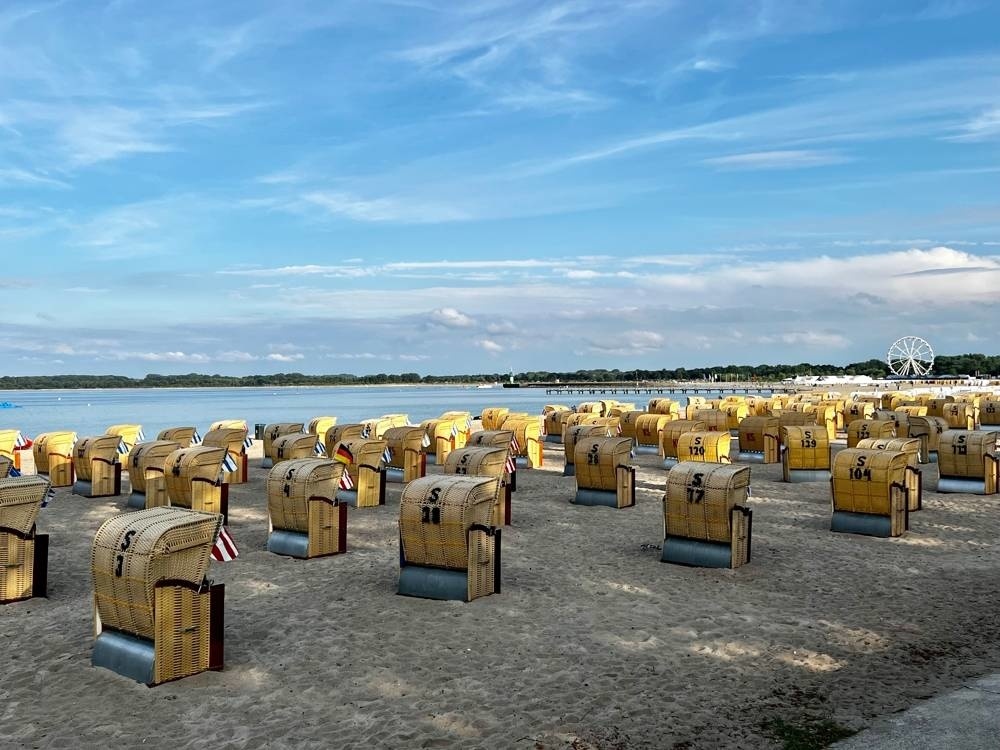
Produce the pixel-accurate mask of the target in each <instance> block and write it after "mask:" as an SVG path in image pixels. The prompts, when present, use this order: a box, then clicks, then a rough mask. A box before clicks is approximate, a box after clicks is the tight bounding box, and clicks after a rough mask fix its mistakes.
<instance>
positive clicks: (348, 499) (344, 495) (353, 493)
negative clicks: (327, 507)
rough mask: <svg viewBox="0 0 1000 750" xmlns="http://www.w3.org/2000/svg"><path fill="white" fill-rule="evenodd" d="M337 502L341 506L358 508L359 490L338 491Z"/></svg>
mask: <svg viewBox="0 0 1000 750" xmlns="http://www.w3.org/2000/svg"><path fill="white" fill-rule="evenodd" d="M337 502H339V503H340V504H341V505H350V506H351V507H353V508H357V507H358V491H357V490H337Z"/></svg>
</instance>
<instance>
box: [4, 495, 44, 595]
mask: <svg viewBox="0 0 1000 750" xmlns="http://www.w3.org/2000/svg"><path fill="white" fill-rule="evenodd" d="M50 486H51V484H50V483H49V480H48V479H46V478H45V477H40V476H28V477H8V478H5V479H0V604H7V603H8V602H16V601H20V600H22V599H30V598H31V597H33V596H45V595H46V586H47V582H48V566H49V535H48V534H39V533H38V532H37V530H36V528H35V521H36V519H37V518H38V511H39V509H40V508H41V507H42V503H43V502H44V501H45V497H46V495H48V492H49V487H50Z"/></svg>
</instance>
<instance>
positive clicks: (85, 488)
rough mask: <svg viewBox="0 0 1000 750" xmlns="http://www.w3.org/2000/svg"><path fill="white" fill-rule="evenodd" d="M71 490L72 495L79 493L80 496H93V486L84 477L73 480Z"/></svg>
mask: <svg viewBox="0 0 1000 750" xmlns="http://www.w3.org/2000/svg"><path fill="white" fill-rule="evenodd" d="M72 492H73V494H74V495H80V496H82V497H93V496H94V486H93V484H92V483H90V482H88V481H87V480H86V479H77V480H76V481H75V482H73V490H72Z"/></svg>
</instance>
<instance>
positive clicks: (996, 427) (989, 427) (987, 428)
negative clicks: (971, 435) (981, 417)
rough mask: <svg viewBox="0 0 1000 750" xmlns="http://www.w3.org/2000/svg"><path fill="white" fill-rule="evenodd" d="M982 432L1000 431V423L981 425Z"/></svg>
mask: <svg viewBox="0 0 1000 750" xmlns="http://www.w3.org/2000/svg"><path fill="white" fill-rule="evenodd" d="M979 430H980V432H1000V424H983V425H979Z"/></svg>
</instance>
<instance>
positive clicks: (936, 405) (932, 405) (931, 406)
mask: <svg viewBox="0 0 1000 750" xmlns="http://www.w3.org/2000/svg"><path fill="white" fill-rule="evenodd" d="M953 403H955V397H954V396H939V397H936V398H930V399H927V416H929V417H944V408H945V406H947V405H948V404H953Z"/></svg>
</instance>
